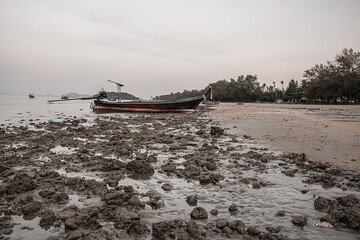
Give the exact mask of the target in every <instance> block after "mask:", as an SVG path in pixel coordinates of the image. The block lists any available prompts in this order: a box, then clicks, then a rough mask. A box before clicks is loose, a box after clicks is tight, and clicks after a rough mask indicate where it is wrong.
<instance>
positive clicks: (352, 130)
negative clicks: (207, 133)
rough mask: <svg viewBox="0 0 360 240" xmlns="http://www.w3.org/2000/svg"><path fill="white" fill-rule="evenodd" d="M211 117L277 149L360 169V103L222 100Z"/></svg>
mask: <svg viewBox="0 0 360 240" xmlns="http://www.w3.org/2000/svg"><path fill="white" fill-rule="evenodd" d="M214 110H215V111H214V112H213V114H212V117H213V118H214V119H215V120H217V121H220V122H221V124H222V125H223V126H226V127H228V128H230V129H231V132H233V133H236V134H243V135H250V136H252V137H253V138H254V139H256V140H259V141H262V142H264V143H265V144H267V145H269V146H271V147H272V148H273V149H275V150H281V151H288V152H299V153H302V152H304V153H306V154H307V155H308V157H309V158H310V159H311V160H313V161H323V162H329V163H331V164H333V165H336V166H339V167H341V168H346V169H351V170H357V171H360V150H359V149H360V106H358V105H357V106H351V105H349V106H341V105H295V104H293V105H289V104H252V103H245V104H243V105H237V104H234V103H221V104H220V105H219V106H218V107H216V108H214Z"/></svg>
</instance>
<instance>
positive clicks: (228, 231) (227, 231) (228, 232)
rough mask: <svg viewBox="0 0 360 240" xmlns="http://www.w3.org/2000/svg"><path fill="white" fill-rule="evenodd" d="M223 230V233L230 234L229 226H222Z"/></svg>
mask: <svg viewBox="0 0 360 240" xmlns="http://www.w3.org/2000/svg"><path fill="white" fill-rule="evenodd" d="M223 232H224V233H227V234H232V230H231V228H229V227H227V226H226V227H224V228H223Z"/></svg>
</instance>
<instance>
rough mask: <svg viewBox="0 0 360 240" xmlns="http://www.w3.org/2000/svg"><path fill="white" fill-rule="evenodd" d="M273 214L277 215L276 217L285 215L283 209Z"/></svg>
mask: <svg viewBox="0 0 360 240" xmlns="http://www.w3.org/2000/svg"><path fill="white" fill-rule="evenodd" d="M275 216H278V217H284V216H285V211H284V210H280V211H278V212H277V213H276V214H275Z"/></svg>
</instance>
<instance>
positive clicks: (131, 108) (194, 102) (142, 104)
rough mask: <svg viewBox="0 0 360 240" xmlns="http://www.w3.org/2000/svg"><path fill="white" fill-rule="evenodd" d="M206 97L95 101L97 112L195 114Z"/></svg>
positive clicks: (94, 107) (94, 108)
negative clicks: (173, 99) (172, 99)
mask: <svg viewBox="0 0 360 240" xmlns="http://www.w3.org/2000/svg"><path fill="white" fill-rule="evenodd" d="M203 100H204V97H203V96H201V97H194V98H187V99H181V100H176V101H130V102H111V101H103V100H100V99H98V100H95V101H94V105H93V107H92V108H93V110H94V111H95V112H98V113H101V112H193V111H194V110H195V109H196V108H197V107H198V106H199V104H200V103H201V102H202V101H203Z"/></svg>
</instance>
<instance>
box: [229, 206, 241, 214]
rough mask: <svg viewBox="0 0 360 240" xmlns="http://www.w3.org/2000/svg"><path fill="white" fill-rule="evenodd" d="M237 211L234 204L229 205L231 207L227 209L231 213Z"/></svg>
mask: <svg viewBox="0 0 360 240" xmlns="http://www.w3.org/2000/svg"><path fill="white" fill-rule="evenodd" d="M238 210H239V209H238V207H237V206H236V204H231V206H230V207H229V212H231V213H233V212H237V211H238Z"/></svg>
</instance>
